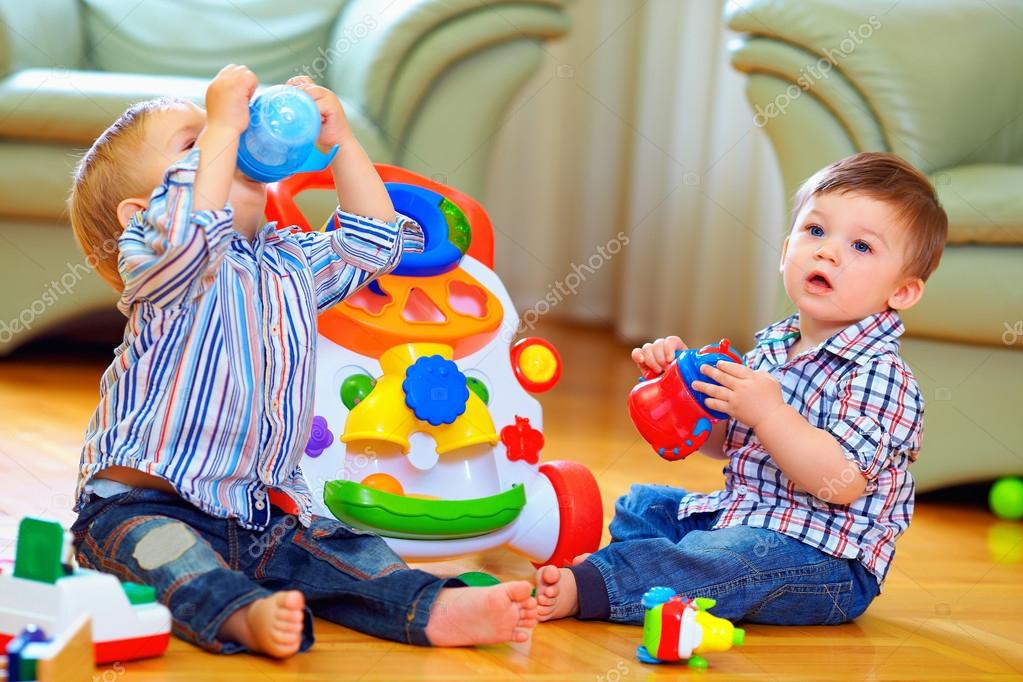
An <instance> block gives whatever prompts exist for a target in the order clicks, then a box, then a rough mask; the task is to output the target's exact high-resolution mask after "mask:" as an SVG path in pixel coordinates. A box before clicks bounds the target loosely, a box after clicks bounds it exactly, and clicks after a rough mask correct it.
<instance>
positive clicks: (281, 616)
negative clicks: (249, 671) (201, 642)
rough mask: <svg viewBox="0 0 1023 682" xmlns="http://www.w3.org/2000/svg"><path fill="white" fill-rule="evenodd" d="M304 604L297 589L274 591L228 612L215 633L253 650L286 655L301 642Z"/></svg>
mask: <svg viewBox="0 0 1023 682" xmlns="http://www.w3.org/2000/svg"><path fill="white" fill-rule="evenodd" d="M304 608H305V597H304V596H303V595H302V593H301V592H299V591H297V590H289V591H287V592H275V593H273V594H271V595H270V596H269V597H263V598H262V599H257V600H256V601H254V602H252V603H251V604H247V605H245V606H243V607H241V608H240V609H238V610H237V611H235V612H234V613H232V614H231V615H230V616H228V617H227V620H225V621H224V624H223V625H221V626H220V632H219V633H218V635H219V637H220V638H221V639H224V640H229V641H232V642H238V643H239V644H241V645H242V646H244V647H246V648H247V649H249V650H251V651H253V652H255V653H260V654H266V655H267V656H272V657H274V658H287V657H288V656H291V655H292V654H294V653H295V652H297V651H298V647H299V646H300V645H301V644H302V620H303V618H304V615H305V614H304V612H303V609H304Z"/></svg>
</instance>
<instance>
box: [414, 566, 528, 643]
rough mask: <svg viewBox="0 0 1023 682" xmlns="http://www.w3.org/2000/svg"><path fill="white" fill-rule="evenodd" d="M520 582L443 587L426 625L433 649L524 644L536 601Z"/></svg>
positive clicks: (522, 581)
mask: <svg viewBox="0 0 1023 682" xmlns="http://www.w3.org/2000/svg"><path fill="white" fill-rule="evenodd" d="M530 592H532V585H530V584H529V583H527V582H526V581H524V580H519V581H516V582H510V583H500V584H499V585H493V586H491V587H446V588H444V589H442V590H441V591H440V594H438V595H437V600H436V601H435V602H434V603H433V607H432V608H431V609H430V620H429V621H428V622H427V623H426V637H427V638H428V639H429V640H430V643H431V644H433V645H434V646H471V645H473V644H500V643H502V642H525V641H526V640H527V639H529V631H530V630H532V629H533V628H534V627H535V626H536V599H534V598H533V597H532V596H530Z"/></svg>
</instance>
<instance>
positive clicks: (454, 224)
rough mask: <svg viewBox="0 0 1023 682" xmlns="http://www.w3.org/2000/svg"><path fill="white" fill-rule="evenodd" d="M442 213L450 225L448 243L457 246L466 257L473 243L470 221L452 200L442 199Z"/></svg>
mask: <svg viewBox="0 0 1023 682" xmlns="http://www.w3.org/2000/svg"><path fill="white" fill-rule="evenodd" d="M440 211H441V213H443V214H444V220H446V221H447V223H448V241H449V242H451V243H452V244H454V245H455V248H456V249H458V250H459V251H461V252H462V255H463V256H464V255H465V252H466V251H468V250H469V244H471V243H472V230H471V229H470V228H469V220H468V219H467V218H466V217H465V213H463V212H462V209H460V208H458V206H457V205H456V204H455V203H454V202H452V201H451V200H450V199H447V198H445V199H442V200H441V202H440Z"/></svg>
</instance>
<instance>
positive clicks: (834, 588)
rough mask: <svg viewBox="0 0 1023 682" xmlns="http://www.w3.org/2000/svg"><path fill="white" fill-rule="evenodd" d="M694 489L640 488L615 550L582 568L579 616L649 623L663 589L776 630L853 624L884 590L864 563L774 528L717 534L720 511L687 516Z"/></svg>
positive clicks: (625, 506) (617, 526)
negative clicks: (654, 595) (685, 502)
mask: <svg viewBox="0 0 1023 682" xmlns="http://www.w3.org/2000/svg"><path fill="white" fill-rule="evenodd" d="M685 494H686V492H685V491H684V490H681V489H679V488H670V487H667V486H654V485H634V486H632V489H631V490H630V491H629V494H628V495H625V496H623V497H621V498H619V499H618V501H617V503H616V504H615V516H614V519H613V520H612V521H611V527H610V531H611V544H609V545H608V546H606V547H603V548H602V549H600V550H598V551H596V552H594V553H593V554H592V555H590V557H589V559H587V560H586V561H585V562H583V563H582V564H580V565H579V566H575V567H573V569H572V572H573V574H574V575H575V578H576V584H577V585H578V588H579V617H580V618H598V619H604V620H612V621H615V622H618V623H637V624H638V623H642V622H643V607H642V606H641V605H640V600H641V599H642V597H643V593H644V592H646V591H647V590H648V589H650V588H651V587H654V586H656V585H664V586H666V587H670V588H672V589H673V590H675V591H676V592H678V593H680V594H685V595H689V596H690V597H710V598H712V599H716V600H717V606H715V607H714V610H713V612H714V614H715V615H718V616H721V617H722V618H727V619H728V620H731V621H738V620H745V621H748V622H751V623H768V624H772V625H825V624H836V623H844V622H846V621H850V620H852V619H853V618H856V617H857V616H859V615H860V614H861V613H863V612H864V611H865V610H866V609H867V606H868V605H869V604H870V602H871V601H872V600H873V599H874V597H876V596H877V594H878V585H877V580H876V579H875V578H874V576H873V575H872V574H871V573H870V572H869V571H867V569H866V568H864V567H863V565H862V564H860V563H859V562H858V561H850V560H848V559H840V558H836V557H833V556H831V555H829V554H825V553H824V552H821V551H820V550H818V549H816V548H815V547H811V546H810V545H806V544H804V543H802V542H800V541H799V540H797V539H795V538H791V537H789V536H787V535H783V534H782V533H778V532H775V531H773V530H767V529H765V528H753V527H749V526H736V527H731V528H721V529H718V530H711V527H712V526H713V525H714V522H715V521H716V520H717V517H718V513H717V512H714V513H705V514H695V515H693V516H690V517H688V518H685V519H681V520H680V519H679V518H678V508H679V503H680V502H681V501H682V498H683V497H684V496H685Z"/></svg>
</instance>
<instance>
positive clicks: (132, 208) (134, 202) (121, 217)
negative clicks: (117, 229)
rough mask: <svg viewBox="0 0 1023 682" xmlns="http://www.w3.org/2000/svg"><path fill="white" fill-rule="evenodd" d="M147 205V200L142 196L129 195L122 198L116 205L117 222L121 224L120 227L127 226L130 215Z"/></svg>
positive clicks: (144, 208) (142, 209)
mask: <svg viewBox="0 0 1023 682" xmlns="http://www.w3.org/2000/svg"><path fill="white" fill-rule="evenodd" d="M148 206H149V200H148V199H143V198H142V197H131V198H129V199H125V200H123V201H122V202H121V203H119V204H118V205H117V222H118V223H120V224H121V227H128V223H129V222H131V217H132V216H133V215H135V214H136V213H138V212H139V211H144V210H146V207H148Z"/></svg>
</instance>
